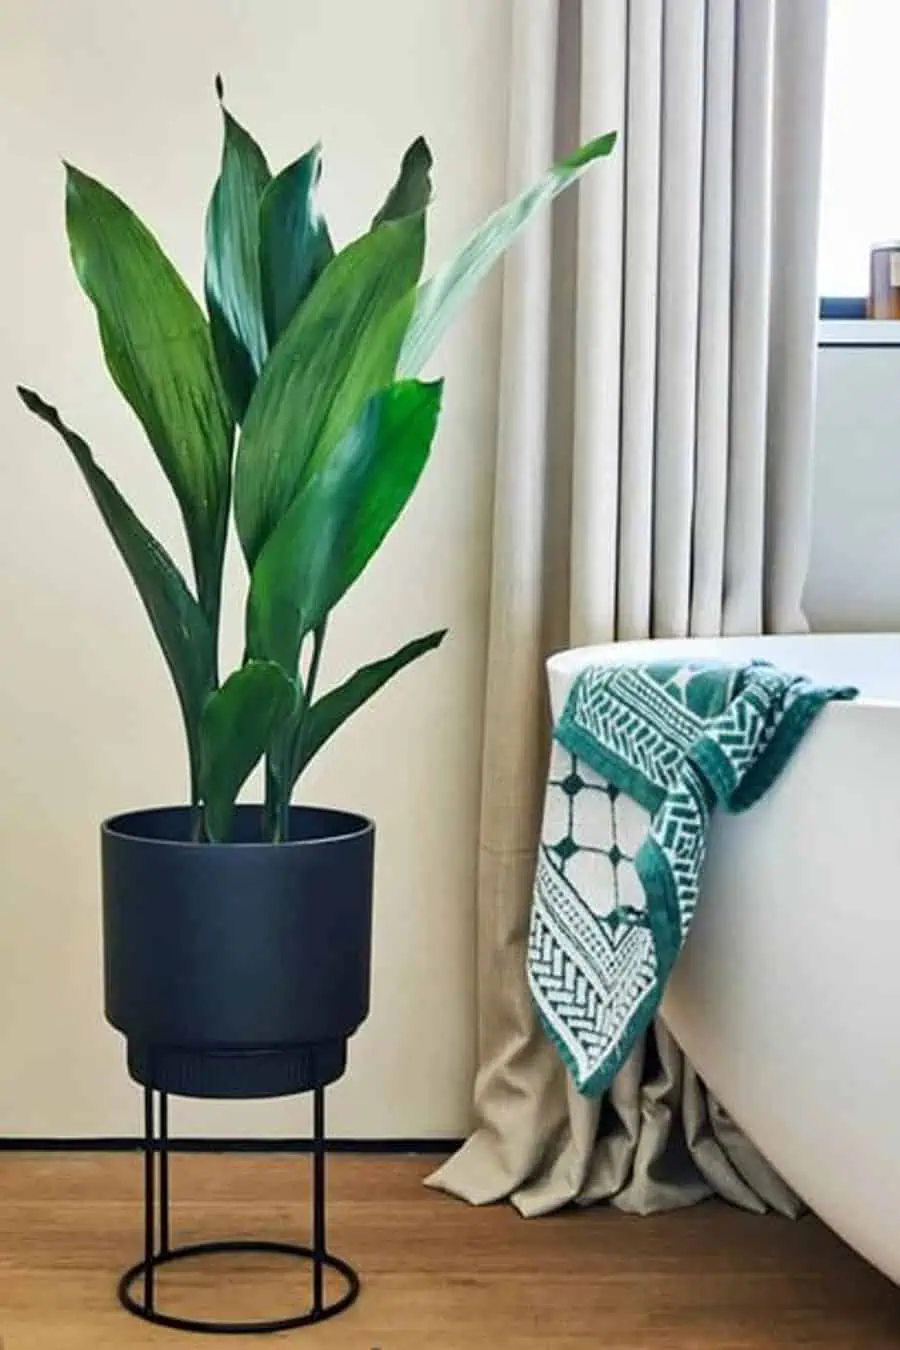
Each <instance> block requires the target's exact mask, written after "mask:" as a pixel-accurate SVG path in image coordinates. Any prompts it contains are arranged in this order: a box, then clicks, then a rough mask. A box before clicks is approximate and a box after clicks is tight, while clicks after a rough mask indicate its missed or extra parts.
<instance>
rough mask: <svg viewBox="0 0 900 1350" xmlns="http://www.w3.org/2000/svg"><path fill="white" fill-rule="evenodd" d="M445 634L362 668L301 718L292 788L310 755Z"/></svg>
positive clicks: (424, 639) (419, 641) (431, 636)
mask: <svg viewBox="0 0 900 1350" xmlns="http://www.w3.org/2000/svg"><path fill="white" fill-rule="evenodd" d="M446 633H447V630H446V628H444V629H441V630H440V632H436V633H429V634H428V636H427V637H422V638H417V639H416V640H415V642H408V643H407V644H406V646H405V647H401V648H400V650H399V651H396V652H394V654H393V656H386V657H384V658H383V660H381V661H374V662H373V663H372V664H371V665H369V666H363V667H362V668H361V669H360V670H358V671H357V672H356V674H355V675H351V676H350V678H349V680H345V681H344V683H343V684H341V685H339V686H338V687H337V688H336V689H332V690H330V692H329V693H327V694H325V695H324V696H323V697H322V698H320V699H319V700H318V701H317V702H316V703H313V704H312V706H311V707H310V708H309V709H307V711H306V714H305V715H304V717H303V718H302V721H301V723H300V728H299V732H298V735H297V737H296V739H295V743H294V749H293V753H292V757H291V767H290V774H291V778H290V782H291V787H293V785H294V784H295V783H296V781H297V779H298V778H299V776H300V774H301V773H302V772H303V769H304V768H305V767H306V765H307V764H308V763H309V761H310V760H311V759H312V757H313V755H315V754H318V752H319V751H320V750H321V748H322V746H323V745H324V744H325V742H326V741H327V740H328V739H329V738H330V737H331V736H333V735H334V733H335V732H336V731H337V729H338V727H340V726H342V725H343V723H344V722H346V721H347V719H348V717H350V716H352V714H353V713H355V712H356V710H357V708H361V707H362V705H363V704H364V703H366V702H367V701H368V700H369V699H370V698H372V696H373V695H374V694H377V693H378V690H379V689H381V687H382V686H383V685H385V684H387V682H388V680H390V679H392V678H393V676H394V675H396V674H397V672H398V671H400V670H402V669H403V668H404V666H408V665H409V664H410V662H412V661H416V660H418V658H419V657H420V656H424V655H425V653H426V652H430V651H433V650H434V648H435V647H439V646H440V645H441V643H442V642H443V640H444V637H445V636H446Z"/></svg>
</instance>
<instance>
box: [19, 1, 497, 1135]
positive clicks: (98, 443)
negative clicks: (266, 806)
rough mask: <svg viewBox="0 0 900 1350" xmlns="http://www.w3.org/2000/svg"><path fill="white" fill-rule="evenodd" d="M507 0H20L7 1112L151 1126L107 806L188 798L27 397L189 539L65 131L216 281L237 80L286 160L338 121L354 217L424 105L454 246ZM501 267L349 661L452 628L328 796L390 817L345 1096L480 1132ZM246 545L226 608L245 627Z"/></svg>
mask: <svg viewBox="0 0 900 1350" xmlns="http://www.w3.org/2000/svg"><path fill="white" fill-rule="evenodd" d="M508 21H509V0H490V3H484V0H427V3H426V0H379V3H378V4H370V3H364V2H363V0H253V2H252V3H250V0H154V3H149V0H140V3H138V0H64V2H61V0H29V3H27V4H8V5H4V6H2V8H0V118H2V125H3V136H2V140H0V183H2V184H3V209H2V211H0V294H2V296H3V300H4V304H3V312H4V320H3V322H2V324H0V370H2V372H3V380H2V382H0V442H2V447H3V450H2V454H0V475H2V487H0V515H2V520H0V553H2V557H0V613H2V617H3V660H2V662H0V738H2V741H0V743H2V746H3V770H2V777H0V868H2V871H0V876H2V887H3V890H2V906H0V952H2V958H0V959H2V975H0V1136H10V1135H18V1136H22V1135H38V1136H48V1135H49V1136H80V1135H116V1134H123V1133H132V1132H134V1131H135V1130H136V1128H137V1127H138V1106H139V1099H138V1093H137V1090H136V1089H135V1088H134V1087H133V1086H132V1085H131V1084H129V1082H128V1080H127V1078H126V1076H125V1073H124V1068H123V1056H122V1046H121V1043H120V1041H119V1039H118V1037H117V1036H116V1035H115V1034H114V1033H113V1032H112V1031H111V1030H110V1029H109V1028H108V1027H106V1025H105V1023H104V1022H103V1020H102V1016H101V982H100V951H99V942H98V929H99V905H98V859H97V852H98V850H97V825H98V822H99V821H100V820H101V818H102V817H103V816H105V815H107V814H109V813H111V812H113V811H116V810H119V809H127V808H129V807H133V806H138V805H140V804H149V803H158V802H163V801H168V800H172V799H179V798H180V797H181V795H182V793H183V780H184V771H183V751H182V746H181V734H180V729H179V725H178V720H177V715H176V709H175V702H174V698H173V696H172V695H171V693H170V689H169V686H168V681H167V676H166V674H165V672H164V668H163V666H162V662H161V659H160V657H159V656H158V654H157V652H156V650H155V646H154V643H153V639H152V635H151V634H150V631H149V628H148V627H147V624H146V621H145V619H144V616H143V614H142V612H141V610H140V608H139V605H138V602H137V600H136V598H135V596H134V595H133V594H132V592H131V589H130V583H129V581H128V578H127V576H126V574H125V572H124V570H123V568H122V566H121V564H120V563H119V561H118V559H117V557H116V556H115V555H114V553H113V551H112V547H111V545H110V543H109V542H108V540H107V538H106V536H105V533H104V530H103V527H102V525H101V524H100V522H99V519H98V518H97V516H96V513H95V511H94V508H93V507H92V505H91V503H90V502H89V499H88V498H87V495H86V492H85V490H84V488H83V486H82V484H81V482H80V480H79V478H78V475H77V472H76V470H75V468H74V466H73V465H72V464H71V463H70V462H69V461H68V460H67V458H66V455H65V451H64V449H63V447H62V445H61V444H60V443H57V441H56V440H55V439H54V438H53V436H52V433H50V432H49V431H47V430H45V429H43V428H42V427H40V426H39V425H38V424H37V423H34V422H32V421H31V420H30V419H29V418H28V416H27V415H26V413H25V412H24V410H23V409H22V408H21V407H20V405H19V403H18V401H17V399H16V398H15V396H14V394H13V391H12V385H13V383H14V382H15V381H22V382H25V383H31V384H34V385H35V386H36V387H37V388H39V389H40V390H42V391H43V392H44V393H45V395H47V396H48V397H50V398H51V400H52V401H54V402H56V403H57V404H58V405H59V406H60V408H61V409H62V410H63V412H64V414H65V415H66V416H67V418H68V419H69V420H70V422H71V423H72V424H73V425H74V426H75V427H77V428H79V429H80V430H81V431H82V433H83V434H84V435H85V436H86V437H87V438H88V439H89V441H90V442H91V443H92V444H93V446H94V449H95V452H96V453H97V455H98V457H99V458H100V459H101V461H102V462H103V463H104V464H105V465H106V466H107V467H108V469H109V470H110V471H111V472H112V474H113V476H114V477H115V478H116V479H117V480H118V482H119V483H120V485H121V487H122V489H123V490H124V491H125V492H126V495H128V496H129V497H130V499H131V500H132V501H134V502H135V503H137V504H138V505H139V507H140V510H141V513H142V514H144V515H145V516H146V517H148V518H150V519H152V520H153V521H154V522H155V523H156V525H157V527H158V529H159V530H160V532H161V534H162V536H163V538H164V539H165V540H166V542H167V543H169V544H170V546H172V547H173V548H176V547H177V548H180V545H179V544H178V529H177V523H176V519H175V515H174V512H173V510H172V507H171V503H170V502H169V499H168V494H167V488H166V486H165V484H164V482H163V481H162V479H161V477H160V475H159V474H158V472H157V470H156V468H155V464H154V462H153V461H152V457H151V455H150V453H149V451H148V450H147V449H146V448H145V446H144V444H143V441H142V437H141V434H140V432H139V430H138V429H137V427H136V424H135V423H134V422H133V419H132V418H131V415H130V413H129V412H128V410H127V409H126V408H125V406H124V405H123V404H122V403H121V402H120V400H119V399H118V396H117V395H116V394H115V393H114V392H113V390H112V388H111V386H110V385H109V383H108V381H107V379H106V376H105V373H104V371H103V368H102V363H101V358H100V354H99V348H98V344H97V341H96V336H95V329H94V323H93V319H92V315H91V312H90V310H89V307H88V305H87V303H86V302H85V301H84V300H83V298H82V297H81V295H80V292H79V291H78V289H77V287H76V284H75V282H74V279H73V277H72V275H71V272H70V268H69V264H68V259H67V255H66V249H65V243H64V234H63V219H62V173H61V170H60V164H59V161H60V159H61V158H63V157H65V158H66V159H69V160H71V161H73V162H74V163H76V164H77V165H79V166H80V167H82V168H84V169H86V170H88V171H89V172H92V173H94V174H96V175H97V176H99V177H101V178H102V179H104V180H106V181H108V182H109V183H110V184H111V185H113V186H114V187H115V188H116V189H117V190H118V191H119V192H120V193H121V194H122V195H123V196H124V197H125V198H126V199H127V200H129V201H130V202H131V204H132V205H133V206H134V207H135V208H136V209H137V210H138V211H139V212H140V213H141V214H142V215H143V216H144V217H145V218H146V219H147V220H148V221H149V222H150V223H151V224H152V226H153V228H154V229H155V230H156V232H157V233H158V235H159V236H160V238H161V239H162V241H163V243H164V245H165V246H166V248H167V249H168V250H169V252H170V253H171V254H172V256H173V257H174V259H175V261H176V262H177V264H178V265H179V266H180V267H181V268H182V269H183V270H184V272H185V273H186V275H188V277H189V278H190V279H191V280H192V282H193V283H194V284H195V285H196V284H197V282H198V279H199V277H200V271H201V257H202V253H201V221H202V215H203V211H204V209H205V203H206V199H207V196H208V192H209V189H210V186H211V183H212V180H213V177H214V174H215V169H216V161H217V155H218V142H219V120H218V114H217V109H216V105H215V100H214V97H213V90H212V82H213V77H214V74H215V72H216V71H217V70H221V71H222V72H223V75H224V77H225V81H226V88H227V92H228V96H229V100H230V103H231V105H232V107H233V108H234V110H235V112H236V113H237V115H238V116H239V117H241V118H242V119H245V120H246V122H247V123H248V124H249V125H250V126H251V127H252V129H253V130H254V131H255V132H256V134H257V135H258V136H259V137H260V139H261V140H262V141H263V143H264V145H265V146H266V147H267V149H268V151H269V153H270V158H271V159H272V161H273V162H274V163H276V164H280V163H283V162H284V161H285V160H286V159H287V158H288V157H292V156H293V155H294V154H295V153H297V152H298V151H299V150H300V149H302V148H305V146H306V144H307V143H309V142H311V141H312V140H313V139H315V138H316V137H322V139H323V140H324V143H325V149H326V156H327V159H326V176H327V182H326V186H325V201H326V206H327V209H328V211H329V214H330V217H331V220H332V223H333V226H334V229H335V231H336V234H337V236H338V237H339V238H341V239H347V238H348V237H350V235H351V232H352V231H354V230H356V229H358V228H361V227H362V226H363V225H364V223H365V221H366V220H367V219H368V218H369V217H370V216H371V213H372V210H373V209H374V206H375V205H376V204H377V202H378V200H379V198H380V195H381V194H382V193H383V191H384V189H385V187H386V185H387V184H388V183H389V181H390V180H391V178H392V175H393V173H394V171H395V168H396V165H397V162H398V160H399V157H400V154H401V152H402V150H403V148H404V147H405V145H406V144H407V142H408V141H409V140H411V139H412V137H413V135H415V134H416V133H418V132H419V131H423V132H425V133H426V134H427V136H428V137H429V139H430V141H431V143H432V145H433V148H434V150H435V154H436V159H437V165H438V168H437V202H436V206H435V209H434V213H433V226H432V237H431V257H432V259H437V258H440V257H442V256H444V255H446V253H447V252H448V251H449V249H450V248H451V247H452V246H453V245H454V244H455V243H457V242H459V241H461V239H462V238H463V237H464V236H465V234H466V232H467V231H468V229H469V228H470V227H471V226H473V225H474V224H475V223H476V222H477V221H478V220H479V219H480V218H481V217H482V216H483V215H484V214H485V213H486V212H487V211H488V210H489V209H490V208H491V207H492V206H493V205H494V204H496V203H497V202H498V201H499V199H500V197H501V193H502V171H503V161H504V154H505V76H506V58H507V29H508ZM498 294H499V283H498V280H497V279H496V278H495V279H494V281H493V284H492V285H490V286H488V287H487V288H486V289H485V290H483V291H482V293H481V295H480V297H479V299H478V300H477V302H476V303H474V304H473V305H472V306H471V307H470V309H469V310H468V312H467V314H466V316H465V318H464V320H463V321H462V322H461V323H460V324H459V325H458V326H457V328H456V329H455V332H454V334H453V336H452V338H451V339H450V340H448V342H447V343H446V344H445V347H444V349H443V351H442V353H441V358H440V360H439V361H438V362H435V369H436V370H438V369H439V370H442V371H443V372H444V373H446V375H447V379H448V391H447V395H446V400H445V409H446V411H445V416H444V421H443V425H442V430H441V433H440V436H439V440H438V444H437V447H436V455H435V460H434V462H433V465H432V466H431V468H430V471H429V474H428V475H427V480H426V481H425V482H424V485H423V487H422V489H421V491H420V494H419V496H418V498H417V500H416V501H415V502H414V503H413V504H412V506H411V508H410V510H409V512H408V514H407V515H406V516H405V518H404V519H403V521H402V522H401V524H400V526H399V527H398V529H397V531H396V533H395V535H394V536H393V537H392V538H391V540H390V541H389V544H388V546H387V547H386V549H385V550H384V553H383V554H382V556H381V557H380V558H379V559H378V560H377V561H376V563H375V564H374V565H373V567H372V569H371V572H370V573H369V574H368V575H367V577H366V579H365V582H364V583H363V584H362V585H361V586H360V588H359V593H358V594H357V593H354V594H353V596H352V597H351V598H350V599H349V600H348V601H347V602H346V604H345V606H344V610H343V613H341V614H340V617H339V620H338V621H337V622H336V624H335V629H334V634H333V638H332V641H331V647H330V650H329V652H328V657H327V668H326V670H325V672H324V677H325V681H326V682H327V680H328V676H329V675H331V676H333V677H335V678H337V677H339V676H342V675H343V674H344V673H345V672H347V671H348V670H349V669H350V668H352V667H353V666H354V665H355V664H358V663H359V662H360V661H362V660H367V659H371V658H373V657H376V656H379V655H382V654H384V653H385V652H387V651H388V650H390V649H392V648H393V647H394V646H395V645H397V644H399V643H400V642H402V641H404V640H405V639H406V638H408V637H412V636H414V635H416V634H418V633H421V632H425V631H427V630H428V629H430V628H433V627H437V626H439V625H442V624H448V625H449V626H450V629H451V636H450V638H449V639H448V640H447V642H446V643H445V646H444V648H443V649H442V651H441V653H439V654H438V656H436V657H432V658H430V659H429V660H428V661H427V662H423V663H422V665H421V666H420V667H418V668H416V669H414V670H413V671H411V672H408V673H407V674H406V675H405V677H402V679H401V680H399V681H398V682H397V684H396V686H394V687H393V688H392V689H390V690H388V691H386V692H385V693H384V694H383V695H382V696H381V698H380V700H379V701H377V702H376V703H375V704H373V705H372V707H371V709H370V710H369V711H368V712H366V713H364V714H361V715H360V717H359V719H358V721H357V722H355V723H354V724H353V725H352V727H351V728H349V729H348V731H347V732H346V733H345V735H344V737H343V739H342V741H341V742H340V743H339V744H337V745H335V747H334V748H333V749H332V750H330V751H329V752H328V753H327V754H326V755H325V756H323V759H322V762H321V764H320V766H319V767H318V769H317V770H316V772H315V773H314V774H313V775H312V778H311V779H310V781H309V794H308V795H309V797H310V798H311V799H313V800H316V801H320V802H332V803H337V804H344V805H347V806H352V807H354V808H357V809H360V810H362V811H365V812H370V813H371V814H372V815H374V816H375V817H376V818H377V821H378V826H379V832H380V838H379V851H378V873H377V897H376V908H377V924H376V953H375V971H374V1007H373V1013H372V1017H371V1020H370V1021H369V1023H368V1024H367V1025H366V1027H365V1028H364V1029H363V1031H362V1032H361V1033H360V1034H359V1036H358V1037H357V1039H356V1041H355V1043H354V1046H353V1049H352V1056H351V1065H350V1072H349V1074H348V1076H347V1077H346V1079H345V1080H344V1081H343V1082H342V1083H341V1084H339V1085H338V1086H337V1088H336V1089H335V1091H334V1093H333V1099H332V1106H331V1125H332V1127H333V1129H334V1130H335V1132H336V1133H340V1134H343V1135H351V1136H392V1135H393V1136H398V1135H399V1136H410V1135H412V1136H427V1135H443V1134H454V1133H456V1132H459V1131H462V1130H463V1129H464V1128H465V1126H466V1123H467V1106H468V1095H469V1081H470V1074H471V1069H472V1058H473V1002H474V991H473V976H474V972H473V930H474V921H473V900H472V896H473V874H474V847H473V840H474V836H475V828H476V814H477V797H478V741H479V720H480V706H481V693H482V681H483V659H484V643H485V623H486V603H487V569H488V547H489V509H490V483H491V458H492V444H493V430H494V417H495V385H496V356H497V338H498V330H497V318H498V314H497V302H498ZM240 594H241V588H240V572H239V568H238V566H237V564H234V563H233V566H232V574H231V582H230V586H229V613H228V631H227V638H228V642H229V651H230V653H231V655H232V656H233V657H235V656H236V655H237V651H238V647H237V644H238V622H239V614H240ZM305 1125H306V1117H305V1112H304V1110H303V1109H301V1108H300V1107H299V1106H298V1104H296V1103H284V1102H282V1103H259V1104H254V1105H253V1106H252V1108H251V1107H248V1106H246V1105H220V1104H203V1103H183V1104H182V1103H178V1104H177V1107H176V1112H175V1119H174V1128H175V1130H176V1131H203V1132H208V1133H224V1134H231V1133H254V1134H255V1133H264V1132H271V1133H275V1134H281V1133H289V1132H291V1131H297V1130H301V1129H303V1128H305Z"/></svg>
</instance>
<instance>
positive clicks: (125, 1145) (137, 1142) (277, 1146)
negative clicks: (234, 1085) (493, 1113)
mask: <svg viewBox="0 0 900 1350" xmlns="http://www.w3.org/2000/svg"><path fill="white" fill-rule="evenodd" d="M462 1142H463V1141H462V1140H461V1139H329V1140H328V1141H327V1143H326V1146H325V1147H326V1151H327V1152H328V1153H366V1154H374V1153H384V1154H391V1155H397V1154H404V1153H406V1154H416V1153H422V1154H443V1153H453V1152H455V1150H456V1149H458V1148H459V1147H460V1145H461V1144H462ZM143 1146H144V1145H143V1140H142V1139H139V1138H137V1137H130V1136H127V1137H126V1136H119V1137H114V1138H110V1139H96V1138H87V1139H25V1138H23V1139H16V1138H0V1153H137V1152H139V1151H140V1150H141V1149H142V1148H143ZM311 1148H312V1141H311V1140H309V1139H198V1138H187V1139H171V1140H170V1141H169V1149H170V1151H171V1152H172V1153H309V1152H311Z"/></svg>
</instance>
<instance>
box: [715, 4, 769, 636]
mask: <svg viewBox="0 0 900 1350" xmlns="http://www.w3.org/2000/svg"><path fill="white" fill-rule="evenodd" d="M773 7H774V0H738V6H737V43H736V71H735V127H734V213H733V256H732V288H731V307H732V308H731V357H732V361H731V390H730V396H731V419H730V428H729V436H730V449H729V456H728V502H727V508H726V521H725V600H724V607H723V629H724V631H725V632H726V633H758V632H761V631H762V622H763V608H762V576H763V559H764V544H765V534H764V512H765V497H766V461H767V458H768V455H767V452H766V394H767V384H768V352H769V265H770V256H771V230H770V221H771V197H772V187H771V173H772V91H773V78H772V77H773V43H772V38H773V30H774V8H773Z"/></svg>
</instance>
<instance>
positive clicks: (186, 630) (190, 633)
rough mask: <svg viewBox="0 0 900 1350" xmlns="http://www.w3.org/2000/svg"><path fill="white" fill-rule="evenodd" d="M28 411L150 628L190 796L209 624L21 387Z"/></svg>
mask: <svg viewBox="0 0 900 1350" xmlns="http://www.w3.org/2000/svg"><path fill="white" fill-rule="evenodd" d="M19 396H20V397H21V399H22V402H23V403H24V404H25V406H26V408H28V409H29V411H30V412H33V413H34V414H35V416H36V417H39V418H40V419H41V420H42V421H43V422H46V423H47V425H48V426H51V427H53V429H54V431H57V432H58V433H59V435H60V436H61V437H62V438H63V440H64V441H65V443H66V445H67V446H68V447H69V450H70V451H71V452H72V456H73V458H74V460H75V462H76V464H77V465H78V467H79V469H80V470H81V472H82V474H83V476H84V480H85V482H86V483H87V486H88V488H89V490H90V492H91V495H92V497H93V498H94V501H95V502H96V503H97V506H98V507H99V509H100V514H101V515H102V516H103V519H104V520H105V521H106V524H107V526H108V528H109V532H110V534H111V535H112V537H113V540H114V541H115V545H116V548H117V549H118V550H119V553H120V555H121V557H122V560H123V562H124V563H125V566H126V567H127V568H128V571H129V572H130V573H131V579H132V581H133V582H134V584H135V586H136V587H137V590H138V594H139V595H140V597H141V600H142V601H143V604H144V608H145V609H146V611H147V615H148V617H149V619H150V622H151V624H152V625H153V631H154V632H155V634H156V636H157V639H158V641H159V645H160V647H161V648H162V652H163V656H164V657H165V659H166V663H167V665H168V667H169V670H170V671H171V672H172V679H173V680H174V682H175V689H176V692H177V694H178V701H179V703H180V704H181V712H182V716H183V718H184V726H185V731H186V733H187V741H188V755H189V759H190V765H191V781H192V789H193V790H192V796H193V798H194V800H196V793H197V775H198V771H199V734H200V715H201V712H202V710H203V705H204V702H205V701H206V698H207V696H208V694H209V693H210V691H211V690H212V689H213V688H214V687H215V679H216V676H215V669H216V653H215V640H214V637H213V633H212V630H211V628H210V625H209V622H208V621H207V618H206V616H205V614H204V613H203V610H202V609H201V608H200V606H199V605H198V604H197V601H196V600H195V599H194V597H193V596H192V595H191V593H190V591H189V590H188V588H187V586H186V585H185V582H184V579H183V577H182V575H181V573H180V572H179V570H178V568H177V567H176V566H175V564H174V563H173V562H172V559H171V558H170V557H169V555H168V553H166V551H165V549H164V548H163V546H162V545H161V544H160V543H159V542H158V540H156V539H155V538H154V537H153V535H152V534H151V533H150V532H149V530H147V529H146V528H145V527H144V526H143V525H142V524H141V522H140V521H139V520H138V518H137V516H136V515H135V514H134V512H133V511H132V509H131V507H130V506H129V505H128V503H127V502H126V501H125V499H124V498H123V497H122V495H121V494H120V492H119V491H118V489H117V488H116V486H115V484H114V483H112V482H111V481H110V479H109V478H107V476H106V474H105V473H104V472H103V470H102V469H101V468H99V466H98V465H97V464H96V462H95V460H94V457H93V455H92V453H91V450H90V447H89V446H88V444H87V442H86V441H84V440H82V438H81V437H80V436H79V435H78V434H77V433H76V432H74V431H72V430H71V428H70V427H68V426H66V424H65V422H63V420H62V418H61V417H60V415H59V413H58V412H57V411H56V409H55V408H53V407H51V406H50V404H49V403H45V402H44V401H43V399H42V398H41V397H40V396H39V395H38V394H36V393H35V392H34V391H33V390H31V389H23V388H21V387H20V388H19Z"/></svg>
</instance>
